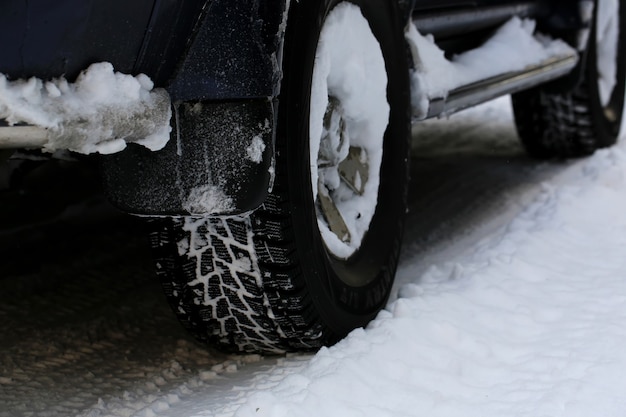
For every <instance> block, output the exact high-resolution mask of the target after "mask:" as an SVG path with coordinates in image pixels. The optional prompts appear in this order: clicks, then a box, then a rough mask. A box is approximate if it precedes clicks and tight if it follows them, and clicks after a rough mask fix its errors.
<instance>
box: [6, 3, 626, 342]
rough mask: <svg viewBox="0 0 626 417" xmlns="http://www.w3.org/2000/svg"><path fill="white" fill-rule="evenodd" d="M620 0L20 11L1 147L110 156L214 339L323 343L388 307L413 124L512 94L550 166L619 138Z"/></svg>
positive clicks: (11, 9) (525, 138)
mask: <svg viewBox="0 0 626 417" xmlns="http://www.w3.org/2000/svg"><path fill="white" fill-rule="evenodd" d="M620 3H621V2H620V0H536V1H530V0H529V1H510V0H343V1H342V0H317V1H315V0H196V1H180V0H135V1H130V2H129V1H120V0H107V1H100V0H63V1H49V0H8V1H3V2H2V3H1V4H0V32H1V33H2V36H0V50H1V51H2V57H1V58H0V72H1V73H3V74H5V76H4V77H3V78H2V79H0V119H3V122H1V123H0V147H1V148H5V149H24V148H27V149H30V150H29V151H28V152H30V153H31V154H32V152H41V154H42V155H48V156H49V157H51V158H53V157H58V156H59V155H60V154H66V153H67V152H78V153H96V154H97V155H93V156H91V157H90V158H92V159H96V160H97V162H98V164H99V166H100V167H101V173H102V178H103V181H104V184H105V189H106V192H107V195H108V196H109V198H110V200H111V202H112V203H113V204H114V205H116V206H117V207H119V208H121V209H122V210H124V211H127V212H129V213H133V214H136V215H140V216H145V217H146V218H148V221H149V223H150V225H151V227H152V230H153V233H152V235H151V241H152V246H153V248H154V254H155V258H156V267H157V273H158V276H159V278H160V279H161V281H162V283H163V287H164V289H165V293H166V295H167V297H168V299H169V301H170V303H171V304H172V307H173V309H174V311H175V313H176V314H177V315H178V317H179V318H180V320H181V321H182V323H183V324H184V326H185V327H187V328H188V329H189V330H190V331H191V332H192V333H193V334H194V335H195V336H196V337H197V338H199V339H200V340H203V341H207V342H210V343H212V344H216V345H218V346H219V347H221V348H223V349H227V350H231V351H261V352H277V353H278V352H284V351H290V350H301V349H316V348H318V347H320V346H323V345H328V344H332V343H334V342H335V341H337V340H338V339H340V338H341V337H343V336H344V335H346V334H347V333H348V332H349V331H350V330H352V329H354V328H355V327H359V326H363V325H365V324H366V323H367V322H368V321H369V320H371V319H372V318H373V317H374V316H375V315H376V314H377V313H378V311H379V310H380V309H381V308H382V307H384V305H385V303H386V300H387V298H388V296H389V292H390V289H391V286H392V283H393V279H394V274H395V270H396V265H397V260H398V254H399V250H400V243H401V236H402V231H403V218H404V213H405V211H406V201H407V183H408V159H409V158H408V154H409V140H410V132H411V129H410V128H411V123H412V122H419V121H420V120H423V119H426V118H431V117H439V116H445V115H448V114H451V113H453V112H456V111H458V110H461V109H463V108H466V107H468V106H472V105H476V104H478V103H481V102H484V101H486V100H490V99H492V98H495V97H498V96H501V95H505V94H512V97H513V107H514V114H515V119H516V123H517V126H518V131H519V136H520V138H521V141H522V143H523V145H524V147H525V148H526V149H527V150H528V153H529V154H530V155H531V156H533V157H537V158H569V157H580V156H585V155H589V154H592V153H593V152H594V151H595V150H596V149H598V148H601V147H606V146H610V145H612V144H614V143H615V141H616V140H617V137H618V133H619V127H620V123H621V118H622V111H623V105H624V82H625V77H624V71H625V68H624V66H625V65H626V55H625V48H626V44H625V39H624V33H625V32H624V30H623V27H622V22H623V21H624V17H625V13H626V8H625V7H623V5H622V4H620ZM114 71H115V72H114ZM140 74H145V75H140ZM0 162H3V161H0Z"/></svg>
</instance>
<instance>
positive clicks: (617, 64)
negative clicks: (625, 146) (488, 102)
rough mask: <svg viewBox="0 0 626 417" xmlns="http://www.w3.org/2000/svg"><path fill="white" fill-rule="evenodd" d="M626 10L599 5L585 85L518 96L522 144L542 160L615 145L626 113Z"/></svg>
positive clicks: (607, 0)
mask: <svg viewBox="0 0 626 417" xmlns="http://www.w3.org/2000/svg"><path fill="white" fill-rule="evenodd" d="M625 21H626V7H625V6H623V5H622V4H620V0H597V1H596V7H595V11H594V23H593V28H592V31H591V36H590V39H589V43H588V46H587V51H586V52H585V54H584V55H583V59H584V62H583V63H582V65H584V67H583V76H582V80H581V82H580V83H579V84H578V85H577V86H576V87H574V88H572V89H571V90H570V91H566V92H562V93H553V92H550V91H549V90H547V89H546V88H545V87H538V88H534V89H531V90H528V91H524V92H521V93H517V94H514V95H513V110H514V115H515V121H516V124H517V129H518V133H519V136H520V138H521V141H522V144H523V145H524V147H525V148H526V150H527V151H528V153H529V154H530V155H531V156H533V157H536V158H542V159H545V158H554V157H558V158H569V157H580V156H585V155H590V154H592V153H593V152H594V151H595V150H596V149H599V148H603V147H607V146H611V145H613V144H615V142H616V141H617V138H618V136H619V129H620V125H621V122H622V113H623V111H624V90H625V83H626V31H625V28H624V22H625Z"/></svg>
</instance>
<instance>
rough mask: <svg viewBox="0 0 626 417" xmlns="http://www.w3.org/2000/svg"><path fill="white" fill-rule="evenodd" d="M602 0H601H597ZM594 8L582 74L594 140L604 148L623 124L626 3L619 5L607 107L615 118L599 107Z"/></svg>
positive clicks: (615, 138) (625, 68)
mask: <svg viewBox="0 0 626 417" xmlns="http://www.w3.org/2000/svg"><path fill="white" fill-rule="evenodd" d="M598 1H601V0H597V2H598ZM597 2H596V8H595V11H594V28H593V30H592V31H591V36H590V38H589V48H588V51H587V65H586V68H585V77H586V78H587V85H588V86H589V87H588V88H589V95H590V97H589V98H590V105H591V113H592V118H593V120H595V121H596V126H595V127H596V140H597V145H598V146H599V147H607V146H611V145H613V144H615V142H616V141H617V138H618V136H619V130H620V126H621V123H622V117H623V111H624V93H625V89H626V31H625V30H624V22H626V5H623V4H620V10H619V18H620V23H619V26H620V29H619V38H618V53H617V73H616V76H617V84H616V85H615V88H614V89H613V93H612V96H611V99H610V102H609V104H608V106H606V107H610V109H611V110H612V112H613V113H614V114H615V116H616V118H615V119H614V120H611V119H609V118H608V117H607V115H606V113H605V110H606V109H605V107H603V106H602V103H601V100H600V92H599V87H598V82H597V80H598V75H599V74H598V56H597V46H596V45H597V43H596V40H597V30H596V26H595V25H596V24H597V23H596V22H597V13H598V7H597Z"/></svg>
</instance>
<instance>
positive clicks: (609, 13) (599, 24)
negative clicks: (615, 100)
mask: <svg viewBox="0 0 626 417" xmlns="http://www.w3.org/2000/svg"><path fill="white" fill-rule="evenodd" d="M597 7H598V10H597V16H596V59H597V64H596V68H597V70H598V93H599V96H600V103H601V104H602V107H605V108H608V107H609V105H610V103H611V97H612V96H613V91H614V90H615V86H616V85H617V65H618V62H617V60H618V54H619V30H620V16H619V11H620V10H619V0H598V3H597ZM605 113H606V111H605ZM609 116H610V115H609V114H607V117H609ZM609 118H610V117H609Z"/></svg>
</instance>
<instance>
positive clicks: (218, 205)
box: [102, 99, 274, 215]
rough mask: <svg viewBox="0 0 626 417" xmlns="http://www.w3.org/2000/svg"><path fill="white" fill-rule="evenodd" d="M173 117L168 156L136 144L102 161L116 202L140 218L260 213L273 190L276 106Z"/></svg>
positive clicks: (179, 110)
mask: <svg viewBox="0 0 626 417" xmlns="http://www.w3.org/2000/svg"><path fill="white" fill-rule="evenodd" d="M173 113H174V114H173V117H172V138H171V140H170V141H169V142H168V144H167V145H166V147H165V148H163V149H162V150H160V151H157V152H151V151H149V150H147V149H144V148H143V147H141V146H136V145H132V144H131V145H129V146H128V147H127V149H125V150H124V151H122V152H119V153H117V154H114V155H107V156H103V157H102V173H103V181H104V185H105V190H106V192H107V194H108V196H109V199H110V201H111V202H112V203H113V204H114V205H115V206H117V207H118V208H120V209H122V210H124V211H127V212H130V213H134V214H139V215H190V214H194V215H208V214H214V215H216V214H240V213H244V212H248V211H251V210H254V209H256V208H257V207H258V206H259V205H261V204H262V203H263V201H264V200H265V198H266V196H267V192H268V190H269V188H270V186H271V182H272V161H273V152H274V146H273V132H274V129H273V126H274V111H273V105H272V102H271V101H268V100H265V99H263V100H255V101H245V102H235V103H233V102H226V103H214V102H196V103H188V102H185V103H177V104H175V105H174V112H173Z"/></svg>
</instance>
